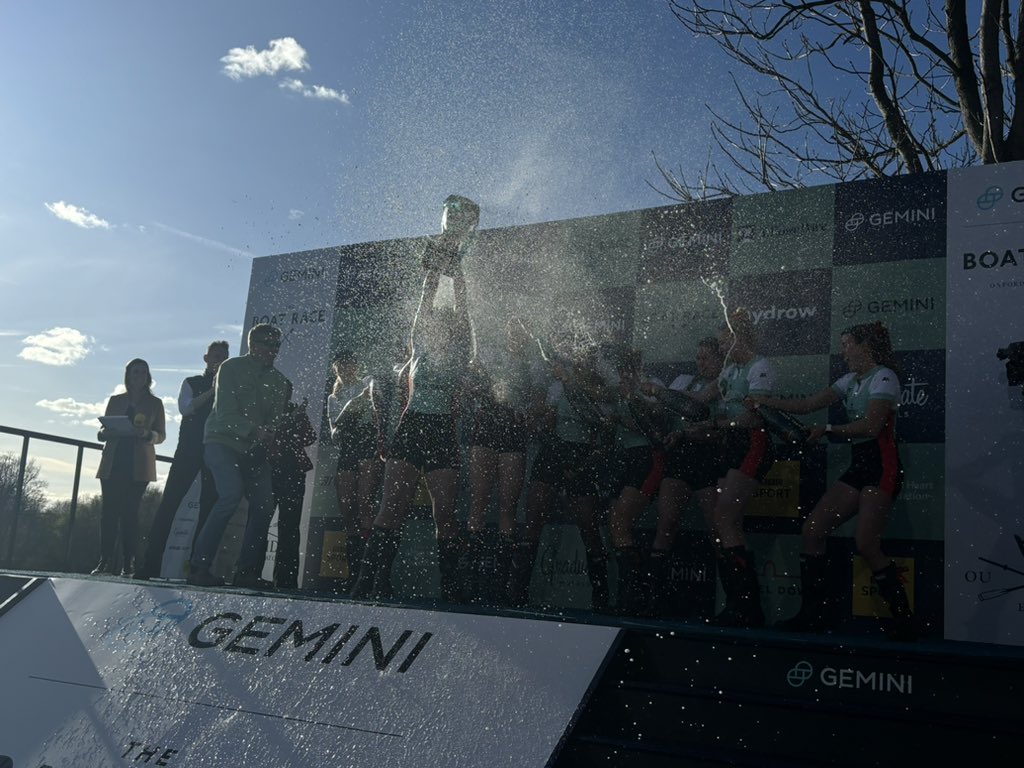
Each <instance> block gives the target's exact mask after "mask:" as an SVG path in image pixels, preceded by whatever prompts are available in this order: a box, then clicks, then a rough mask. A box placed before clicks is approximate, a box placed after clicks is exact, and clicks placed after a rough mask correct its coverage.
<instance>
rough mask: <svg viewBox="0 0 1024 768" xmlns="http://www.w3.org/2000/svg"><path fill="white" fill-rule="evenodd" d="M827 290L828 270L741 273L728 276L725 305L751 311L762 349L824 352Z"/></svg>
mask: <svg viewBox="0 0 1024 768" xmlns="http://www.w3.org/2000/svg"><path fill="white" fill-rule="evenodd" d="M831 290H832V283H831V272H830V270H825V269H813V270H802V271H793V272H786V273H784V274H777V275H743V276H740V277H734V278H732V279H731V280H730V281H729V305H730V306H733V307H746V308H747V309H748V310H749V311H750V313H751V315H752V316H753V318H754V324H755V326H756V327H757V336H758V349H759V350H760V351H761V353H762V354H765V355H768V356H771V355H815V354H823V353H825V352H827V351H828V344H829V331H830V322H831V321H830V318H831V314H832V302H831V299H830V294H831Z"/></svg>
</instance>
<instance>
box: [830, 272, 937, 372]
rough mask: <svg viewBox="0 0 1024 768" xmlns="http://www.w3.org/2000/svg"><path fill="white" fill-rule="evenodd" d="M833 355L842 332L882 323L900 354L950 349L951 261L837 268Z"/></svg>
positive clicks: (835, 274) (833, 280) (834, 281)
mask: <svg viewBox="0 0 1024 768" xmlns="http://www.w3.org/2000/svg"><path fill="white" fill-rule="evenodd" d="M832 317H833V318H834V319H833V322H832V325H833V327H832V351H833V352H836V353H838V352H839V350H840V337H841V335H842V332H843V331H844V330H845V329H847V328H849V327H851V326H854V325H860V324H861V323H873V322H880V323H882V324H884V325H885V326H886V328H888V329H889V336H890V338H891V339H892V343H893V346H894V347H895V348H896V349H942V348H943V347H944V346H945V345H946V260H945V259H921V260H918V261H904V262H891V263H890V262H882V263H877V264H869V265H860V264H858V265H853V266H846V267H836V268H835V270H834V271H833V273H832Z"/></svg>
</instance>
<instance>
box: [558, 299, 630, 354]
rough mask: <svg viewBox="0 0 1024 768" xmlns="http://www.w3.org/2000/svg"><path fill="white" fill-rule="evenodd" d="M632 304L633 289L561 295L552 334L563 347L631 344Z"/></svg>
mask: <svg viewBox="0 0 1024 768" xmlns="http://www.w3.org/2000/svg"><path fill="white" fill-rule="evenodd" d="M635 303H636V289H634V288H625V287H618V288H601V289H599V290H598V291H597V292H595V293H585V294H579V293H575V292H572V293H561V294H559V295H558V297H557V298H556V299H555V304H554V305H555V306H557V307H558V310H559V318H560V319H559V321H558V324H557V325H556V326H553V328H552V330H554V331H555V332H556V335H557V336H558V337H560V340H561V342H562V343H563V344H564V343H567V344H571V345H579V344H583V345H592V344H605V343H612V344H616V345H619V344H626V345H628V344H632V342H633V315H634V311H635Z"/></svg>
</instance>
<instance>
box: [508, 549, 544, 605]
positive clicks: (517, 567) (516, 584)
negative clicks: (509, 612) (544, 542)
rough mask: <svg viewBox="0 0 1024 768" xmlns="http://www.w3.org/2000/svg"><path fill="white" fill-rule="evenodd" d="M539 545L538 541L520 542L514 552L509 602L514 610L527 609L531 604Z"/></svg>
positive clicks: (509, 583) (510, 575) (510, 574)
mask: <svg viewBox="0 0 1024 768" xmlns="http://www.w3.org/2000/svg"><path fill="white" fill-rule="evenodd" d="M539 544H540V542H537V541H520V542H517V543H516V546H515V548H514V549H513V550H512V563H511V572H510V573H509V580H508V601H509V605H511V606H512V607H513V608H525V607H526V606H527V605H528V604H529V602H530V581H531V579H532V578H533V563H534V561H535V560H536V559H537V547H538V546H539Z"/></svg>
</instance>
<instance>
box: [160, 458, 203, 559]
mask: <svg viewBox="0 0 1024 768" xmlns="http://www.w3.org/2000/svg"><path fill="white" fill-rule="evenodd" d="M202 485H203V475H202V473H201V472H199V473H197V474H196V478H195V480H193V481H192V485H191V486H189V489H188V493H186V494H185V498H183V499H182V500H181V504H179V505H178V511H177V512H176V513H175V515H174V522H173V523H172V525H171V532H170V533H169V534H168V536H167V546H166V547H164V557H163V560H162V561H161V565H160V575H161V576H162V577H163V578H165V579H183V578H185V563H187V562H188V559H189V557H190V556H191V554H192V539H193V537H194V536H195V533H196V525H197V524H198V522H199V494H200V491H201V490H202Z"/></svg>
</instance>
